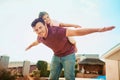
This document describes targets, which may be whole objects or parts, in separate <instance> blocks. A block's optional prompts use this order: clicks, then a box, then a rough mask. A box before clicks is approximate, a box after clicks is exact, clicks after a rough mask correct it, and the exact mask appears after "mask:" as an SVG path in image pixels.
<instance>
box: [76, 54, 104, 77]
mask: <svg viewBox="0 0 120 80" xmlns="http://www.w3.org/2000/svg"><path fill="white" fill-rule="evenodd" d="M76 62H77V63H78V68H77V70H78V71H79V73H77V77H81V78H95V77H97V76H99V75H105V62H104V61H102V60H100V59H99V55H98V54H79V55H77V57H76Z"/></svg>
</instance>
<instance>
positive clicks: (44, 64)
mask: <svg viewBox="0 0 120 80" xmlns="http://www.w3.org/2000/svg"><path fill="white" fill-rule="evenodd" d="M47 66H48V63H47V62H46V61H38V62H37V68H38V70H40V76H41V77H46V76H47Z"/></svg>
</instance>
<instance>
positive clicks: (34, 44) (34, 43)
mask: <svg viewBox="0 0 120 80" xmlns="http://www.w3.org/2000/svg"><path fill="white" fill-rule="evenodd" d="M38 44H39V42H38V41H34V42H33V43H32V44H30V45H29V46H28V47H27V48H26V49H25V51H27V50H28V49H30V48H32V47H33V46H37V45H38Z"/></svg>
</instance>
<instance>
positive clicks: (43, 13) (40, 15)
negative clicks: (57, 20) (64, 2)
mask: <svg viewBox="0 0 120 80" xmlns="http://www.w3.org/2000/svg"><path fill="white" fill-rule="evenodd" d="M45 14H47V15H48V13H47V12H45V11H43V12H40V13H39V18H42V17H43V16H44V15H45Z"/></svg>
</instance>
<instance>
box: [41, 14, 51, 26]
mask: <svg viewBox="0 0 120 80" xmlns="http://www.w3.org/2000/svg"><path fill="white" fill-rule="evenodd" d="M42 19H43V20H44V22H45V23H46V24H50V23H51V19H50V17H49V15H48V14H45V15H44V16H43V17H42Z"/></svg>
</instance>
